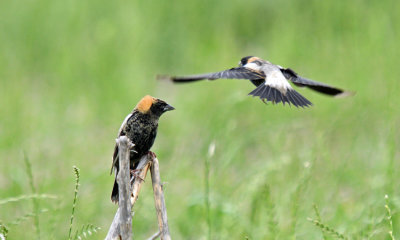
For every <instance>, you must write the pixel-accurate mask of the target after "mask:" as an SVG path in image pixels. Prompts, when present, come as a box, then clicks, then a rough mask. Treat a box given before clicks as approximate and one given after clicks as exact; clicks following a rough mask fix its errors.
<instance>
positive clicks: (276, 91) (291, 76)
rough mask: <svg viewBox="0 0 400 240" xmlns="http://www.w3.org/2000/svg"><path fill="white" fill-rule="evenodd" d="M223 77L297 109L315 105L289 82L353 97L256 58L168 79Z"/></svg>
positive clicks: (269, 100) (188, 79)
mask: <svg viewBox="0 0 400 240" xmlns="http://www.w3.org/2000/svg"><path fill="white" fill-rule="evenodd" d="M159 78H161V79H164V78H165V77H164V76H161V77H159ZM220 78H229V79H248V80H250V81H251V82H252V83H253V84H254V85H255V86H256V87H257V88H255V89H254V90H253V91H251V92H250V93H249V95H252V96H257V97H260V99H261V100H262V101H263V102H264V103H266V102H272V103H279V102H282V103H283V104H285V103H288V104H289V105H290V104H293V105H294V106H296V107H308V106H311V105H312V103H311V102H310V101H309V100H307V99H306V98H305V97H303V96H302V95H300V94H299V93H298V92H297V91H295V90H294V89H293V88H292V86H291V85H290V84H289V82H288V80H290V81H291V82H292V83H293V84H294V85H296V86H298V87H308V88H310V89H312V90H315V91H317V92H320V93H323V94H326V95H330V96H334V97H340V96H343V97H344V96H349V95H352V93H351V92H348V91H344V90H342V89H339V88H335V87H332V86H329V85H327V84H324V83H320V82H316V81H313V80H310V79H306V78H303V77H301V76H299V75H298V74H297V73H296V72H294V71H293V70H292V69H290V68H286V69H285V68H283V67H281V66H279V65H275V64H272V63H270V62H268V61H265V60H263V59H261V58H258V57H253V56H248V57H244V58H242V59H241V60H240V62H239V67H236V68H231V69H228V70H225V71H221V72H215V73H206V74H199V75H190V76H175V77H168V79H170V80H172V81H173V82H175V83H187V82H193V81H198V80H204V79H208V80H215V79H220Z"/></svg>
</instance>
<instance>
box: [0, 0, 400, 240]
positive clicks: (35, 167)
mask: <svg viewBox="0 0 400 240" xmlns="http://www.w3.org/2000/svg"><path fill="white" fill-rule="evenodd" d="M399 13H400V4H399V3H398V1H395V0H393V1H391V0H387V1H361V0H355V1H320V0H311V1H302V0H299V1H286V0H284V1H270V0H267V1H232V0H229V1H228V0H222V1H211V0H205V1H183V0H181V1H175V0H171V1H154V0H148V1H143V0H141V1H130V2H128V1H92V0H88V1H78V0H69V1H50V0H36V1H34V0H22V1H10V0H8V1H7V0H6V1H1V2H0V16H1V17H0V19H1V21H0V159H1V160H0V161H1V165H0V189H1V191H0V199H7V198H9V197H13V196H20V195H25V194H27V195H29V194H31V188H30V181H29V178H28V175H27V173H26V166H25V163H24V154H23V153H24V152H25V153H26V156H27V157H28V158H29V159H30V162H31V164H32V171H33V180H34V185H35V187H36V188H37V191H38V193H46V194H53V195H57V196H58V199H57V200H53V199H43V200H40V201H39V209H49V211H48V212H45V213H42V214H40V216H39V220H40V224H39V226H40V236H41V238H42V239H65V238H66V236H68V228H69V218H70V214H71V206H72V199H73V189H74V181H75V180H74V175H73V171H72V166H73V165H76V166H78V167H79V168H80V169H81V179H80V181H81V186H80V192H79V199H78V205H77V209H76V214H75V222H74V224H75V225H74V229H77V228H80V226H82V225H83V224H87V223H92V224H94V225H96V226H99V227H101V228H102V229H101V230H100V232H99V233H97V234H95V235H94V236H93V237H92V239H103V238H104V236H105V235H106V233H107V230H108V227H109V225H110V223H111V221H112V219H113V217H114V213H115V211H116V208H117V207H116V206H115V205H114V204H112V203H111V201H110V193H111V188H112V184H113V181H114V180H113V179H114V177H113V176H110V175H109V171H110V167H111V155H112V152H113V147H114V143H115V137H116V135H117V132H118V129H119V127H120V124H121V122H122V121H123V119H124V118H125V116H126V115H127V114H128V113H129V112H130V111H131V110H132V109H133V107H134V106H135V105H136V103H137V102H138V101H139V100H140V98H141V97H143V96H144V95H146V94H150V95H152V96H156V97H158V98H161V99H163V100H166V101H167V102H168V103H170V104H171V105H173V106H174V107H175V108H176V109H177V110H176V111H173V112H169V113H167V114H165V116H163V117H162V119H161V121H160V127H159V133H158V137H157V140H156V142H155V145H154V147H153V151H155V152H156V153H157V155H158V158H159V160H160V167H161V175H162V176H161V177H162V179H163V181H165V182H167V183H166V184H165V197H166V202H167V208H168V216H169V224H170V231H171V233H172V237H173V238H175V239H246V238H248V239H321V238H323V235H322V232H321V229H320V228H318V227H317V226H315V225H314V224H313V223H312V222H310V221H309V220H307V219H308V218H311V219H317V216H316V215H315V211H314V209H313V204H316V205H317V206H318V207H319V210H320V215H321V221H322V222H323V223H324V224H326V225H327V226H330V227H332V228H333V229H335V231H337V232H340V233H343V234H344V235H345V236H347V237H349V238H351V239H369V238H373V239H389V238H390V237H389V234H388V232H389V231H390V226H389V223H388V221H387V219H386V218H385V217H386V216H387V212H386V209H385V207H384V206H385V199H384V196H385V194H388V196H389V207H390V208H391V209H392V217H393V224H394V226H393V229H394V234H395V236H396V235H397V238H399V237H400V216H399V213H398V211H399V209H400V189H399V187H400V183H399V180H398V176H399V172H400V171H399V169H400V163H399V158H400V151H399V144H400V137H399V134H400V131H399V126H400V108H399V106H398V105H399V103H400V101H399V100H400V97H399V96H398V95H399V94H398V92H399V89H400V83H399V76H400V67H399V65H398V64H399V56H400V48H399V40H400V39H399V29H400V14H399ZM247 55H255V56H259V57H261V58H264V59H267V60H269V61H271V62H272V63H275V64H279V65H282V66H285V67H291V68H292V69H294V70H295V71H297V72H298V73H300V74H301V75H302V76H305V77H308V78H311V79H314V80H317V81H321V82H324V83H328V84H331V85H333V86H338V87H342V88H345V89H348V90H353V91H356V92H357V94H356V95H355V96H354V97H351V98H346V99H333V98H330V97H325V96H322V95H319V94H318V93H314V92H312V91H310V90H306V89H299V90H298V91H299V92H300V93H301V94H303V95H304V96H305V97H307V98H308V99H309V100H310V101H311V102H313V103H314V106H313V107H312V108H309V109H296V108H294V107H291V108H290V107H288V106H285V107H284V106H282V105H276V106H273V105H271V104H269V105H264V104H263V103H261V101H259V100H258V99H256V98H251V97H247V96H246V95H247V94H248V93H249V92H250V91H251V90H252V89H254V87H253V86H252V85H251V84H250V83H249V82H246V81H240V80H236V81H235V80H220V81H215V82H206V81H205V82H199V83H194V84H189V85H172V84H170V83H166V82H159V81H156V80H155V76H156V74H159V73H162V74H181V75H182V74H194V73H203V72H212V71H219V70H224V69H226V68H230V67H234V66H236V65H237V63H238V61H239V60H240V59H241V57H243V56H247ZM213 143H214V144H215V154H214V155H213V156H211V157H209V155H208V150H209V147H210V146H211V145H213ZM207 162H208V163H209V172H207V171H206V169H207V168H206V165H207ZM207 175H208V177H206V176H207ZM207 182H208V184H209V194H207V191H206V183H207ZM207 199H209V204H210V205H209V210H207V207H206V206H207V204H206V202H207ZM29 212H32V202H31V201H29V200H24V201H19V202H15V203H6V204H2V205H0V222H2V223H3V224H5V225H7V226H8V227H9V238H10V239H34V238H37V234H36V232H35V229H34V223H33V220H32V219H31V218H29V219H27V220H25V221H22V222H21V223H19V224H18V225H12V224H10V223H11V222H13V221H14V220H15V219H18V218H19V217H21V216H23V215H25V214H27V213H29ZM135 212H136V213H135V216H134V222H133V230H134V234H135V237H136V239H144V238H146V237H149V236H150V235H152V234H153V233H155V232H156V230H157V222H156V217H155V211H154V204H153V196H152V190H151V184H150V180H149V179H147V181H146V184H145V186H144V188H143V189H142V192H141V195H140V198H139V201H138V202H137V204H136V206H135ZM325 237H326V239H331V238H335V237H334V236H332V235H329V234H328V235H327V236H325Z"/></svg>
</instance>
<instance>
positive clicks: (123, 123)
mask: <svg viewBox="0 0 400 240" xmlns="http://www.w3.org/2000/svg"><path fill="white" fill-rule="evenodd" d="M130 117H132V113H130V114H128V116H126V117H125V119H124V121H123V122H122V124H121V127H120V128H119V130H118V137H121V135H123V132H122V130H123V129H124V128H125V125H126V123H127V122H128V120H129V118H130ZM124 135H125V134H124ZM117 160H118V144H115V147H114V154H113V157H112V165H111V171H110V174H112V171H113V169H114V165H115V162H116V161H117Z"/></svg>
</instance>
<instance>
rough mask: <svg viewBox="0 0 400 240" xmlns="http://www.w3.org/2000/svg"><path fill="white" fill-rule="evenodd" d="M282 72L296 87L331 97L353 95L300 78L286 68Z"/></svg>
mask: <svg viewBox="0 0 400 240" xmlns="http://www.w3.org/2000/svg"><path fill="white" fill-rule="evenodd" d="M281 71H282V73H283V75H284V76H285V78H287V79H288V80H290V81H292V82H293V83H294V84H295V85H296V86H299V87H308V88H311V89H312V90H315V91H317V92H320V93H323V94H327V95H331V96H348V95H352V93H351V92H347V91H344V90H342V89H339V88H336V87H332V86H329V85H327V84H325V83H320V82H316V81H313V80H310V79H307V78H303V77H300V76H299V75H298V74H297V73H296V72H295V71H293V70H292V69H290V68H286V69H283V68H281Z"/></svg>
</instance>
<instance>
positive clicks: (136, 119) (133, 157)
mask: <svg viewBox="0 0 400 240" xmlns="http://www.w3.org/2000/svg"><path fill="white" fill-rule="evenodd" d="M174 109H175V108H174V107H172V106H171V105H169V104H167V103H166V102H164V101H162V100H160V99H157V98H153V97H151V96H149V95H147V96H145V97H143V98H142V99H141V100H140V102H139V103H138V104H137V105H136V107H135V108H134V109H133V111H132V113H130V114H129V115H128V116H127V117H126V118H125V120H124V121H123V123H122V125H121V127H120V129H119V132H118V137H120V136H127V137H128V138H129V139H130V140H131V141H132V143H133V144H135V146H134V147H133V149H132V150H131V152H130V169H131V170H135V169H136V165H137V163H138V161H139V160H140V158H141V157H142V156H143V155H145V154H147V153H148V152H149V150H150V148H151V147H152V146H153V143H154V140H155V138H156V135H157V128H158V119H159V118H160V116H161V115H162V114H163V113H165V112H167V111H171V110H174ZM112 160H113V164H112V167H111V172H112V170H113V169H115V181H114V187H113V190H112V194H111V200H112V201H113V202H115V203H117V202H118V183H117V175H118V171H119V161H118V160H119V156H118V145H117V144H116V145H115V148H114V155H113V157H112Z"/></svg>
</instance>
